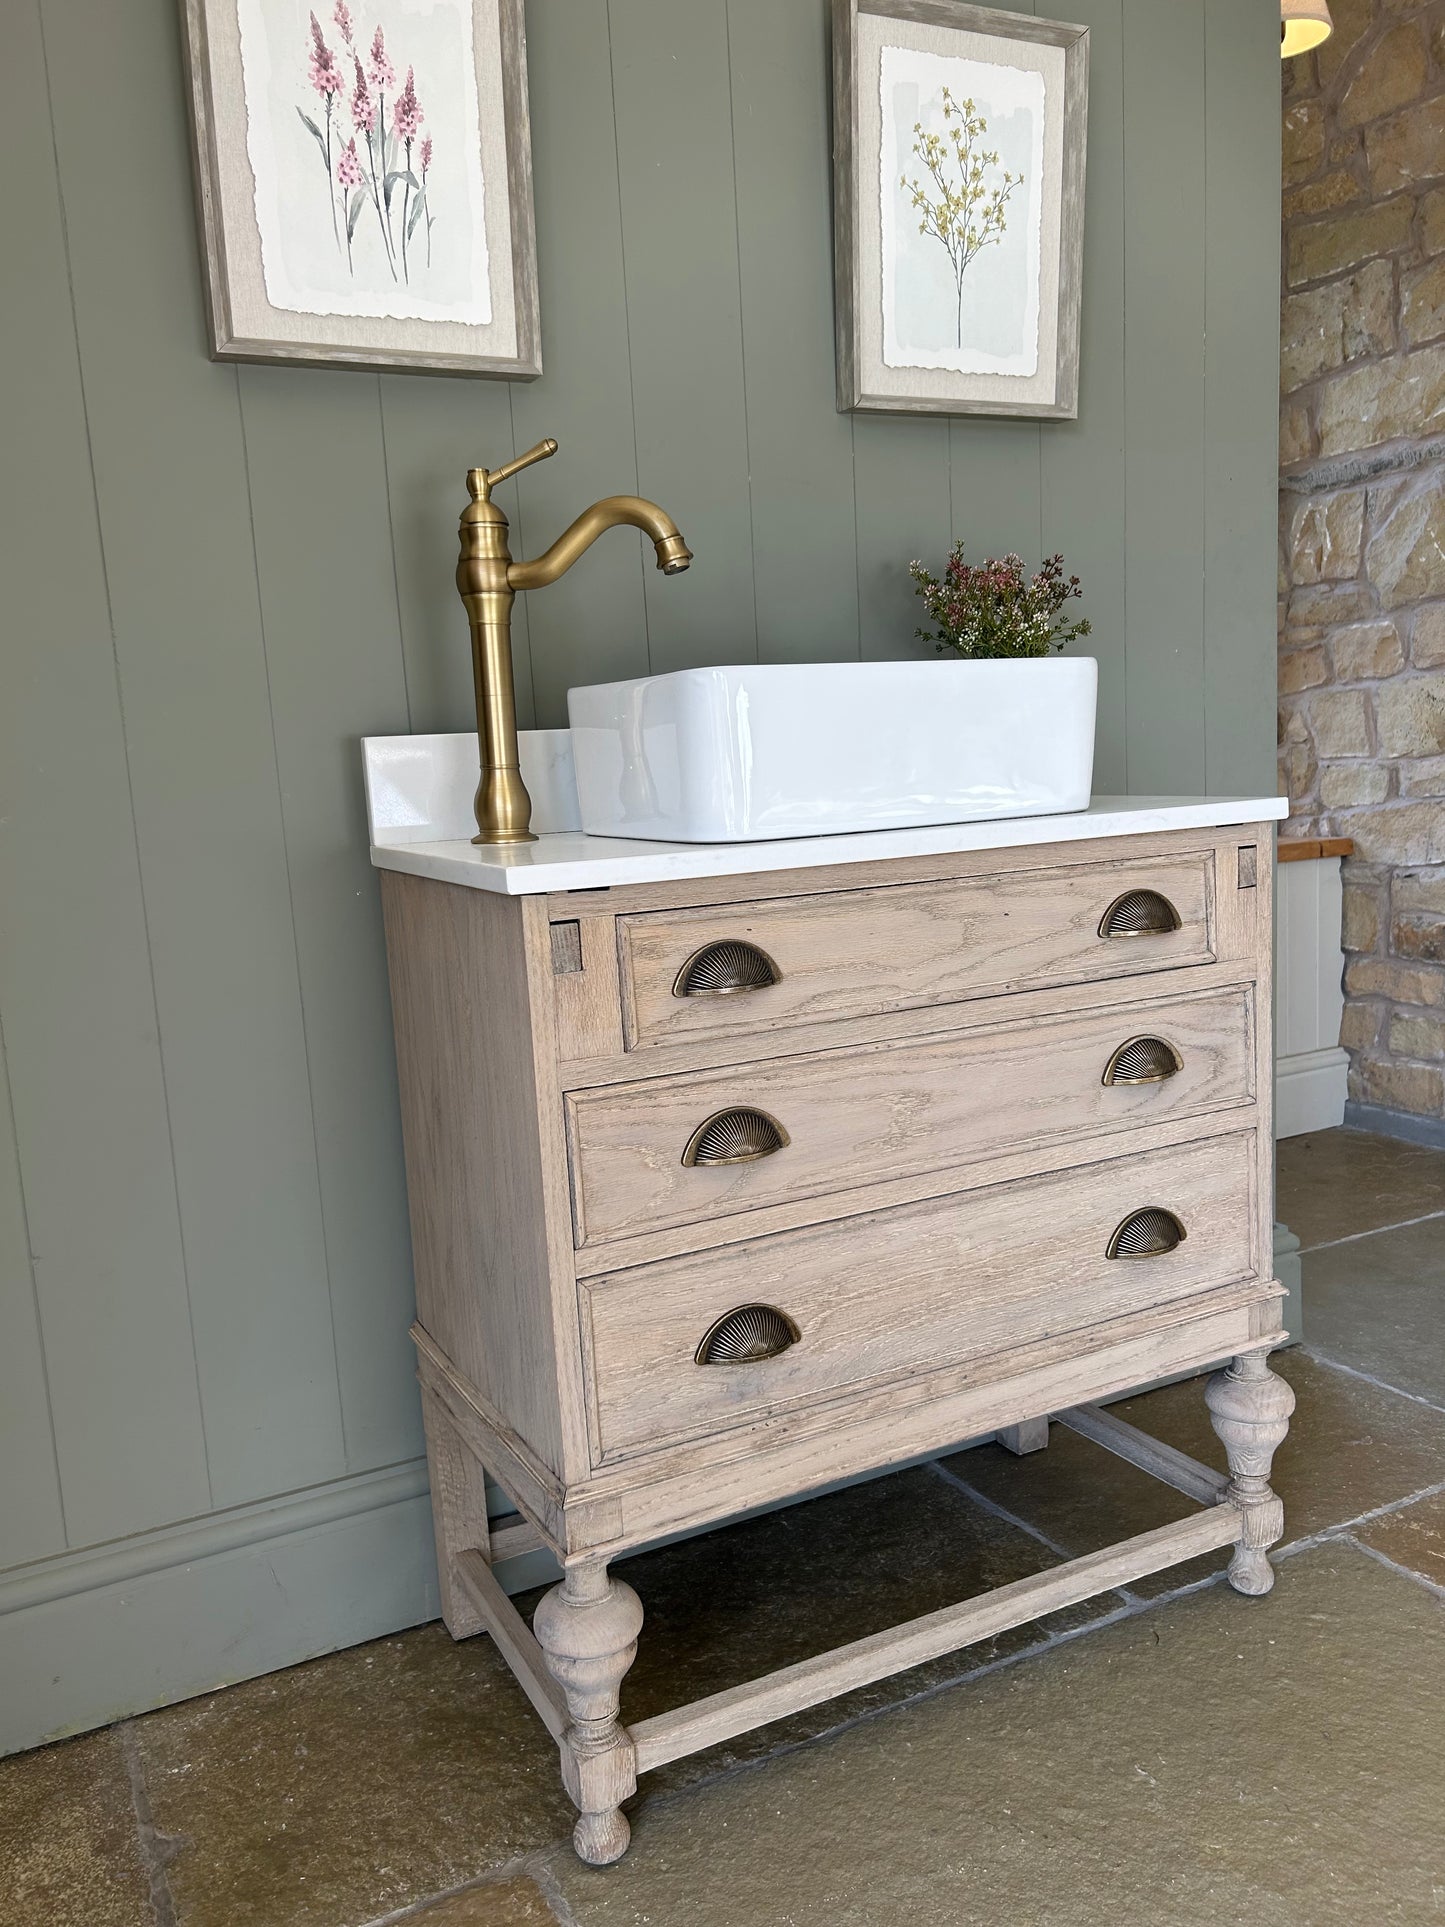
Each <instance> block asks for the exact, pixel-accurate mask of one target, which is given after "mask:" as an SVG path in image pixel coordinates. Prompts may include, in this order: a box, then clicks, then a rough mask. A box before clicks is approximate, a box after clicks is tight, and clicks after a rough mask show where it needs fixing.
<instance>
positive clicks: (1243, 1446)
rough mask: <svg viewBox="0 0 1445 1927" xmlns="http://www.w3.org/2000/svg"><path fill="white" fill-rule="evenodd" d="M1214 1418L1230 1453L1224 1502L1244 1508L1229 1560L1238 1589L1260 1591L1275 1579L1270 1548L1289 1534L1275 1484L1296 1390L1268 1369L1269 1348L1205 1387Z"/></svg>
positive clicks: (1236, 1364)
mask: <svg viewBox="0 0 1445 1927" xmlns="http://www.w3.org/2000/svg"><path fill="white" fill-rule="evenodd" d="M1204 1400H1205V1403H1206V1404H1207V1405H1208V1407H1209V1417H1210V1421H1211V1423H1212V1424H1213V1426H1214V1429H1215V1431H1216V1432H1217V1433H1218V1434H1219V1437H1220V1440H1221V1441H1222V1443H1223V1445H1224V1450H1225V1453H1226V1455H1227V1456H1228V1459H1229V1470H1230V1472H1231V1473H1232V1475H1233V1476H1232V1477H1231V1479H1230V1482H1229V1484H1228V1486H1227V1487H1226V1488H1225V1491H1224V1502H1225V1504H1227V1505H1235V1506H1238V1507H1239V1509H1240V1510H1241V1512H1242V1513H1243V1514H1244V1531H1243V1535H1242V1537H1241V1538H1240V1542H1239V1544H1238V1545H1237V1546H1236V1547H1235V1550H1234V1557H1233V1558H1232V1559H1231V1560H1230V1562H1229V1583H1230V1585H1231V1586H1233V1588H1234V1590H1235V1591H1236V1592H1242V1593H1247V1594H1249V1595H1251V1596H1253V1597H1258V1596H1259V1595H1260V1594H1261V1593H1267V1592H1268V1591H1269V1590H1270V1588H1271V1587H1272V1586H1273V1585H1274V1568H1273V1567H1272V1566H1271V1565H1270V1563H1269V1557H1268V1548H1269V1547H1270V1546H1272V1545H1273V1544H1274V1543H1275V1541H1276V1540H1277V1539H1280V1538H1282V1537H1283V1535H1284V1508H1283V1506H1282V1505H1281V1504H1280V1502H1279V1500H1278V1499H1277V1498H1276V1497H1275V1495H1274V1493H1273V1492H1272V1491H1271V1490H1270V1484H1269V1474H1270V1467H1271V1465H1272V1464H1273V1461H1274V1455H1275V1453H1276V1452H1277V1451H1278V1450H1279V1448H1280V1446H1281V1445H1282V1444H1283V1442H1284V1438H1285V1434H1286V1433H1287V1432H1288V1431H1289V1418H1290V1413H1291V1412H1292V1411H1293V1410H1294V1393H1293V1391H1292V1390H1291V1389H1290V1387H1289V1386H1288V1385H1287V1384H1286V1383H1285V1381H1284V1380H1283V1379H1282V1378H1280V1377H1278V1376H1277V1375H1276V1374H1275V1373H1274V1372H1272V1371H1271V1370H1270V1369H1269V1361H1268V1354H1267V1353H1265V1352H1245V1353H1244V1354H1243V1356H1242V1357H1239V1358H1236V1359H1235V1361H1234V1363H1233V1364H1232V1365H1230V1366H1229V1367H1228V1368H1227V1369H1226V1370H1224V1371H1222V1372H1216V1373H1215V1374H1214V1376H1213V1377H1212V1378H1211V1379H1210V1381H1209V1383H1208V1385H1207V1386H1206V1387H1205V1390H1204Z"/></svg>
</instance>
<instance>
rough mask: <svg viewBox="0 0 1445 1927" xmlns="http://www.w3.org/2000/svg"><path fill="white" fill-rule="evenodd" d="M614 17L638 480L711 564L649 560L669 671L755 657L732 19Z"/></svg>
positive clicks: (691, 9)
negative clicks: (664, 566) (662, 567)
mask: <svg viewBox="0 0 1445 1927" xmlns="http://www.w3.org/2000/svg"><path fill="white" fill-rule="evenodd" d="M609 13H610V18H611V22H612V89H613V100H614V103H615V107H616V113H617V167H618V177H619V180H620V183H621V190H622V250H623V262H624V266H625V269H626V274H627V325H628V333H629V336H630V339H631V344H632V392H633V414H634V422H635V428H636V436H637V480H638V486H639V488H640V489H641V491H642V493H643V494H644V495H647V496H651V497H652V498H653V499H654V500H655V501H657V502H659V503H660V504H661V506H662V507H663V508H664V509H666V510H667V512H668V514H669V515H671V516H672V518H673V520H674V521H675V522H676V523H677V525H678V527H679V528H680V529H681V530H682V533H683V536H684V537H685V538H686V540H687V544H688V547H689V548H691V549H692V550H693V551H694V554H695V556H696V560H695V561H694V563H693V565H692V568H691V569H690V570H689V571H688V573H687V574H686V575H682V576H675V577H669V576H663V575H662V574H660V573H659V571H658V569H657V568H656V566H655V557H654V556H653V554H652V552H651V548H650V547H649V548H648V549H647V550H646V551H645V553H646V556H647V568H646V572H645V576H644V580H645V582H646V596H647V634H648V650H649V657H650V661H651V666H652V668H653V669H654V670H666V669H680V668H683V667H684V666H685V665H687V664H690V663H698V662H751V661H753V659H754V658H755V656H756V654H757V646H758V639H757V625H756V622H755V620H754V589H753V562H752V517H751V511H750V508H749V503H748V445H747V397H746V391H745V385H744V379H743V353H742V316H741V304H740V296H739V291H738V243H737V218H736V206H737V204H736V196H735V190H734V179H733V130H732V109H731V104H730V101H729V87H728V20H727V8H726V7H725V6H721V5H710V6H696V5H694V6H686V7H680V6H678V5H677V4H676V0H611V4H610V8H609ZM610 539H611V540H613V541H616V540H617V539H618V538H617V537H616V536H613V537H612V538H610ZM639 539H641V540H644V541H645V540H646V538H645V537H642V538H639Z"/></svg>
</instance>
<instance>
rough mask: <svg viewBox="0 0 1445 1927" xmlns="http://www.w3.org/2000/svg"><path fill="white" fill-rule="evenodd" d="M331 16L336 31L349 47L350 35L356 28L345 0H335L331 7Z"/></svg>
mask: <svg viewBox="0 0 1445 1927" xmlns="http://www.w3.org/2000/svg"><path fill="white" fill-rule="evenodd" d="M331 18H332V19H333V20H334V21H335V22H336V29H337V32H338V33H339V34H340V35H341V38H342V39H343V40H344V41H345V42H346V44H347V46H348V47H349V46H350V45H351V38H352V35H353V34H354V33H355V31H356V29H355V27H354V26H353V25H352V21H351V9H350V7H348V6H347V4H346V0H336V5H335V7H334V8H333V9H332V14H331Z"/></svg>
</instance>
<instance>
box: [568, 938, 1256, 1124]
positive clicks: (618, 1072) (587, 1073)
mask: <svg viewBox="0 0 1445 1927" xmlns="http://www.w3.org/2000/svg"><path fill="white" fill-rule="evenodd" d="M1254 978H1255V969H1254V964H1253V961H1252V959H1251V960H1244V959H1240V958H1232V959H1229V960H1225V959H1224V958H1222V957H1221V958H1220V959H1219V960H1217V961H1213V962H1208V963H1201V964H1181V965H1179V966H1178V968H1177V969H1171V970H1165V971H1160V972H1157V973H1147V974H1141V975H1139V976H1130V977H1107V978H1104V979H1102V980H1100V981H1099V982H1097V983H1083V984H1070V985H1069V986H1068V991H1067V995H1066V996H1065V997H1061V996H1060V994H1059V991H1058V990H1057V988H1044V989H1042V990H1012V991H1003V992H996V993H993V994H991V995H988V996H983V997H977V998H974V997H970V998H968V999H967V1000H966V1001H965V1002H963V1003H957V1004H925V1005H922V1006H921V1007H919V1008H917V1009H908V1010H891V1011H873V1012H870V1013H869V1014H868V1015H867V1016H863V1017H825V1018H820V1019H818V1020H817V1021H815V1022H812V1023H803V1024H797V1025H793V1024H789V1025H786V1026H785V1027H784V1028H782V1029H779V1030H770V1031H769V1032H768V1034H767V1044H766V1054H767V1056H768V1057H769V1058H770V1059H778V1058H783V1057H805V1056H807V1055H808V1054H809V1053H810V1052H813V1051H820V1050H838V1049H841V1048H842V1047H843V1046H844V1045H850V1044H882V1043H889V1042H893V1041H898V1042H902V1041H905V1040H907V1039H909V1038H917V1037H937V1036H941V1035H943V1034H944V1033H945V1032H954V1031H969V1030H986V1029H988V1028H990V1027H991V1026H993V1025H996V1024H1011V1023H1018V1024H1020V1025H1022V1024H1024V1023H1025V1022H1026V1021H1028V1020H1029V1019H1031V1018H1041V1017H1054V1016H1057V1015H1058V1014H1059V1008H1060V1005H1061V1004H1066V1005H1067V1007H1068V1009H1069V1010H1070V1011H1072V1012H1075V1013H1077V1014H1079V1015H1083V1014H1084V1013H1085V1012H1087V1011H1090V1010H1105V1011H1110V1010H1111V1011H1118V1012H1119V1013H1121V1021H1123V1022H1127V1017H1126V1016H1125V1015H1124V1013H1126V1012H1127V1011H1128V1010H1129V1009H1130V1008H1131V1007H1133V1006H1134V1005H1137V1004H1140V1003H1159V1004H1161V1005H1162V1004H1163V1003H1165V1002H1168V1001H1170V1000H1172V999H1174V998H1177V997H1186V996H1193V995H1196V994H1197V993H1198V992H1199V991H1201V990H1222V989H1227V988H1229V987H1230V986H1232V985H1235V984H1240V985H1249V984H1252V983H1253V982H1254ZM614 985H615V979H614ZM749 1054H750V1053H749V1052H748V1051H747V1048H746V1046H745V1045H744V1046H741V1047H740V1039H739V1038H738V1037H737V1036H735V1035H733V1034H731V1033H729V1032H727V1031H721V1032H719V1033H718V1034H717V1035H716V1036H715V1037H686V1038H679V1039H678V1040H677V1041H676V1042H674V1043H671V1044H649V1045H648V1047H647V1048H646V1050H640V1051H623V1050H621V1049H620V1048H619V1050H618V1051H617V1052H616V1053H615V1054H612V1055H609V1056H605V1057H574V1058H564V1059H563V1061H562V1063H561V1064H560V1066H559V1078H560V1082H561V1085H562V1088H563V1090H564V1091H583V1090H588V1089H591V1088H592V1087H594V1086H595V1085H598V1084H623V1083H628V1082H637V1081H640V1080H642V1079H644V1078H648V1079H650V1078H656V1077H669V1076H675V1075H676V1074H677V1073H678V1072H680V1071H704V1070H716V1069H719V1068H721V1067H723V1066H726V1065H731V1064H736V1063H739V1062H741V1061H743V1060H744V1058H745V1057H746V1056H748V1055H749Z"/></svg>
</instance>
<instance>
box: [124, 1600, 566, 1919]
mask: <svg viewBox="0 0 1445 1927" xmlns="http://www.w3.org/2000/svg"><path fill="white" fill-rule="evenodd" d="M136 1731H137V1735H138V1739H139V1743H140V1747H141V1752H142V1757H143V1759H144V1762H145V1768H146V1777H147V1784H148V1787H149V1792H150V1800H151V1810H152V1814H153V1816H154V1819H155V1824H156V1825H157V1826H158V1827H159V1828H160V1829H162V1831H164V1832H166V1833H170V1834H174V1835H179V1836H183V1844H182V1845H181V1847H180V1849H179V1851H178V1852H177V1854H176V1857H175V1859H174V1860H173V1861H172V1862H171V1865H170V1868H169V1878H170V1884H171V1889H172V1891H173V1893H174V1895H175V1898H176V1910H177V1914H178V1918H179V1924H180V1927H357V1923H361V1922H365V1921H371V1920H374V1919H375V1918H376V1917H377V1916H378V1915H382V1914H386V1913H390V1912H392V1911H394V1910H396V1909H398V1908H401V1907H405V1906H408V1905H410V1904H412V1903H414V1902H416V1901H419V1900H421V1899H423V1898H424V1897H426V1896H427V1895H429V1894H435V1893H439V1892H442V1891H444V1890H446V1889H448V1888H452V1887H456V1886H459V1885H461V1884H462V1883H463V1882H464V1881H467V1880H473V1879H476V1878H477V1877H478V1876H479V1875H482V1874H485V1873H487V1872H489V1871H490V1870H491V1869H493V1868H498V1867H501V1866H504V1865H505V1864H506V1863H507V1862H508V1861H511V1860H514V1859H516V1858H518V1857H519V1856H520V1855H522V1854H524V1853H529V1852H531V1851H533V1850H534V1849H536V1848H538V1847H541V1846H544V1845H546V1844H549V1843H550V1842H552V1841H554V1840H557V1839H560V1838H563V1837H565V1836H566V1835H567V1833H568V1832H569V1831H570V1828H571V1825H572V1822H573V1820H574V1819H575V1817H576V1816H575V1814H574V1813H573V1811H572V1808H571V1805H570V1803H569V1802H568V1800H567V1797H566V1795H565V1794H564V1793H563V1791H562V1787H561V1783H560V1781H559V1779H558V1774H557V1750H556V1747H555V1746H554V1745H553V1744H552V1742H551V1741H550V1740H549V1739H548V1737H547V1734H546V1731H545V1730H544V1728H543V1727H542V1724H541V1722H540V1721H539V1720H538V1718H537V1716H536V1714H535V1713H534V1712H533V1711H532V1707H531V1704H530V1703H529V1701H528V1700H527V1699H526V1697H525V1696H524V1694H523V1693H522V1690H521V1688H520V1687H519V1686H518V1685H517V1684H516V1682H515V1680H513V1678H512V1676H511V1674H510V1673H509V1672H508V1671H507V1669H506V1667H505V1666H504V1664H503V1663H502V1661H501V1659H500V1658H499V1656H498V1654H497V1651H496V1648H495V1647H494V1646H493V1645H492V1642H491V1641H490V1640H489V1639H473V1640H467V1641H465V1642H464V1643H463V1644H461V1645H455V1644H453V1642H452V1641H451V1639H450V1638H449V1637H448V1636H447V1634H446V1632H445V1631H444V1629H443V1628H442V1627H441V1626H439V1625H433V1626H426V1627H421V1628H418V1629H417V1630H416V1631H415V1632H410V1633H405V1634H402V1635H400V1636H398V1637H397V1638H395V1639H385V1640H377V1641H375V1642H373V1643H372V1644H370V1645H367V1646H358V1647H354V1648H352V1649H351V1650H350V1651H348V1652H343V1653H334V1654H332V1655H330V1656H329V1657H328V1658H326V1659H319V1660H313V1661H312V1662H311V1663H310V1664H309V1665H306V1666H297V1667H293V1668H292V1669H291V1670H290V1671H288V1672H284V1673H275V1674H272V1675H270V1676H269V1677H268V1678H264V1679H257V1680H249V1681H246V1682H244V1683H243V1684H241V1685H239V1686H233V1687H230V1688H228V1689H227V1690H226V1691H225V1692H221V1693H212V1694H208V1695H207V1696H206V1697H205V1698H203V1699H198V1700H192V1701H189V1702H187V1703H186V1704H185V1705H182V1706H175V1707H171V1708H169V1709H167V1710H166V1711H164V1712H161V1713H153V1714H151V1715H150V1716H149V1717H147V1718H146V1719H144V1720H141V1721H138V1722H137V1724H136Z"/></svg>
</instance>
